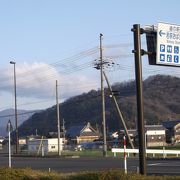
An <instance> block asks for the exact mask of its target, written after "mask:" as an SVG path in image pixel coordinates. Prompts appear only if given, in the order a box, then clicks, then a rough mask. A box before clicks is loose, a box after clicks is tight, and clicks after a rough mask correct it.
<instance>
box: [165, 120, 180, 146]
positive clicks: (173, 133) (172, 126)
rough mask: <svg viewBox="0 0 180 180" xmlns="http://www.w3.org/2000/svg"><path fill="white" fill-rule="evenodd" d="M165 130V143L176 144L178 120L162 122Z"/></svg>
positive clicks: (177, 139)
mask: <svg viewBox="0 0 180 180" xmlns="http://www.w3.org/2000/svg"><path fill="white" fill-rule="evenodd" d="M163 126H164V127H165V128H166V142H167V143H172V144H173V143H178V142H180V120H168V121H164V122H163Z"/></svg>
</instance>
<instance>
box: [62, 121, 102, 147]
mask: <svg viewBox="0 0 180 180" xmlns="http://www.w3.org/2000/svg"><path fill="white" fill-rule="evenodd" d="M66 135H67V137H68V138H69V139H70V140H71V141H72V142H74V143H77V144H80V143H82V142H92V141H94V140H97V139H99V138H100V133H99V132H98V131H96V130H95V129H94V128H93V127H92V126H91V125H90V123H89V122H88V123H87V124H86V125H75V126H71V127H69V129H68V130H67V132H66Z"/></svg>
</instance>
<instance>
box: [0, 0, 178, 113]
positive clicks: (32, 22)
mask: <svg viewBox="0 0 180 180" xmlns="http://www.w3.org/2000/svg"><path fill="white" fill-rule="evenodd" d="M179 7H180V1H178V0H171V1H169V2H168V1H164V0H158V1H157V0H156V1H155V0H151V1H142V0H139V1H133V0H131V1H130V0H126V1H120V0H111V1H110V0H11V1H10V0H4V1H3V0H0V23H1V28H0V50H1V51H0V71H1V78H0V82H1V85H0V99H1V100H0V110H2V109H5V108H10V107H13V105H14V104H13V103H14V102H13V101H14V99H13V94H12V93H13V81H12V75H13V71H12V70H13V69H12V65H10V64H9V61H11V60H14V61H16V63H17V64H16V67H17V85H18V86H17V94H18V105H19V108H20V109H36V108H38V109H41V108H46V107H49V106H51V105H53V104H54V102H55V100H54V89H55V88H54V87H53V88H52V89H51V90H50V86H53V85H54V84H55V79H58V80H59V81H61V82H62V83H60V87H61V92H62V94H61V96H62V97H61V98H60V99H61V100H63V99H66V98H68V97H70V96H72V95H76V94H79V93H82V92H84V91H85V92H87V91H88V90H90V89H92V88H94V89H97V88H99V86H100V85H99V74H98V72H97V71H95V70H94V69H93V68H92V67H91V68H89V69H88V68H87V69H84V70H83V71H77V68H78V65H79V64H81V63H82V62H83V63H84V62H86V61H87V62H89V61H91V60H94V59H97V58H98V52H96V53H94V54H92V55H90V56H89V57H85V58H82V57H80V58H82V60H80V61H78V62H76V61H75V59H73V58H71V61H70V59H69V58H70V57H71V56H72V55H74V54H78V53H81V52H82V51H84V50H85V51H86V55H87V53H88V52H87V49H91V48H94V47H97V46H98V45H99V33H103V35H104V38H103V45H104V46H105V45H115V44H118V45H119V49H113V48H112V49H111V50H109V51H108V53H107V51H106V53H107V54H108V55H110V56H111V55H112V56H113V55H114V54H118V53H119V55H121V54H123V55H128V56H129V58H125V60H123V59H120V61H121V62H120V64H121V65H122V66H123V67H121V69H123V68H124V69H123V71H120V70H119V71H113V69H112V70H111V72H110V73H109V78H110V79H111V81H112V82H116V81H123V80H127V79H133V78H134V72H133V71H132V69H133V66H134V61H133V55H132V53H131V50H132V48H133V34H132V32H131V31H130V30H131V28H132V26H133V24H136V23H137V24H140V25H141V26H142V27H144V25H146V24H150V25H152V24H155V25H156V24H157V23H158V22H159V21H161V22H170V23H175V24H180V20H179V19H180V13H179ZM144 42H145V40H144V37H142V44H143V46H144V45H145V43H144ZM124 46H126V47H124ZM122 47H123V48H122ZM66 58H67V59H66ZM63 59H66V60H63ZM143 59H145V61H144V63H143V65H144V66H143V67H144V77H147V76H148V75H152V74H154V73H162V72H166V73H171V72H172V69H171V70H170V71H169V68H164V67H163V69H162V67H161V68H159V67H152V66H151V67H150V66H149V65H147V58H143ZM55 62H58V66H56V65H55V64H54V63H55ZM61 62H62V64H60V63H61ZM118 63H119V62H118ZM24 64H25V65H24ZM50 64H53V65H55V66H53V68H54V69H51V68H50V67H49V65H50ZM39 66H43V67H42V69H41V70H39V72H40V73H39V74H38V75H37V76H35V77H32V76H31V75H29V77H28V78H29V79H28V78H26V75H25V73H26V71H28V72H30V73H31V74H32V75H34V74H35V73H34V71H33V70H34V68H35V67H39ZM46 66H48V67H46ZM66 66H67V67H68V66H72V67H69V68H71V70H67V69H66V68H67V67H66ZM81 67H82V65H81ZM45 68H47V69H48V71H44V69H45ZM49 69H51V70H52V71H53V72H50V70H49ZM146 69H147V70H146ZM67 71H68V73H69V74H70V75H69V74H68V73H67ZM173 71H174V70H173ZM175 72H176V74H175V75H179V74H178V69H177V68H176V69H175ZM22 73H23V74H22ZM64 73H65V74H66V73H67V75H66V76H65V77H63V75H64ZM40 74H41V75H43V78H44V77H45V78H46V81H44V79H43V80H42V77H40ZM46 74H47V76H46ZM50 74H51V75H52V74H53V75H52V76H53V77H54V78H52V76H51V75H50ZM18 78H19V79H18ZM20 78H21V79H20ZM23 78H24V79H23ZM33 78H35V80H36V82H35V80H34V79H33ZM48 78H51V79H50V81H51V82H49V81H48ZM27 79H28V80H27ZM38 82H40V83H41V84H40V85H38ZM47 82H49V83H47ZM42 83H43V85H42ZM73 83H77V84H78V83H79V84H80V86H78V85H77V84H73ZM87 84H89V86H87ZM46 85H47V86H46ZM90 85H92V86H90ZM77 86H78V88H77ZM75 87H76V88H75ZM41 88H42V89H41ZM70 89H71V91H70ZM48 90H49V91H48ZM73 90H74V91H73ZM46 93H47V94H46ZM42 94H43V95H42ZM46 99H51V101H48V102H47V103H38V102H40V101H41V100H46ZM2 102H3V103H2ZM36 102H37V103H36ZM23 104H24V105H23Z"/></svg>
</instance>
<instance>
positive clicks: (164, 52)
mask: <svg viewBox="0 0 180 180" xmlns="http://www.w3.org/2000/svg"><path fill="white" fill-rule="evenodd" d="M156 64H159V65H168V66H180V25H175V24H167V23H158V28H157V55H156Z"/></svg>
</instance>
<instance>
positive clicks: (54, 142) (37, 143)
mask: <svg viewBox="0 0 180 180" xmlns="http://www.w3.org/2000/svg"><path fill="white" fill-rule="evenodd" d="M27 144H28V153H29V154H37V155H39V154H42V155H44V154H48V153H56V152H58V138H49V139H30V140H28V142H27ZM63 145H64V138H60V150H63Z"/></svg>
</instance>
